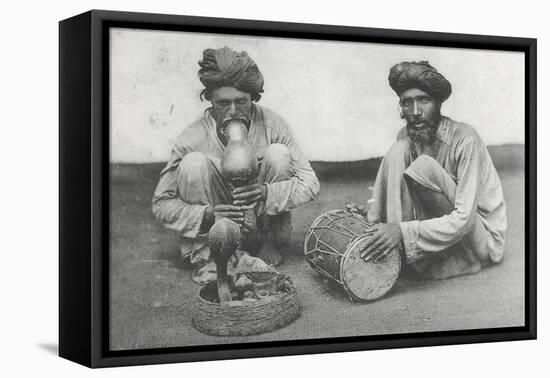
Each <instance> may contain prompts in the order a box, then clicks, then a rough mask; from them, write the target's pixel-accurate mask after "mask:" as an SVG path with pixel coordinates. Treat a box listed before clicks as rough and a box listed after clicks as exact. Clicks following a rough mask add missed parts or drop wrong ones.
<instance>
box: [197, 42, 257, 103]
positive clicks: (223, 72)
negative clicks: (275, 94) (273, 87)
mask: <svg viewBox="0 0 550 378" xmlns="http://www.w3.org/2000/svg"><path fill="white" fill-rule="evenodd" d="M199 66H200V67H201V68H200V70H199V80H200V81H201V83H202V84H203V85H204V86H205V87H206V88H207V89H215V88H220V87H225V86H231V87H235V88H237V89H238V90H240V91H243V92H248V93H262V92H263V91H264V90H263V86H264V78H263V76H262V74H261V72H260V70H259V69H258V66H257V65H256V63H254V61H253V60H252V59H251V58H250V57H249V56H248V54H247V53H246V52H245V51H242V52H240V53H238V52H236V51H233V50H231V49H230V48H227V47H224V48H221V49H218V50H214V49H206V50H204V52H203V58H202V60H201V61H200V62H199Z"/></svg>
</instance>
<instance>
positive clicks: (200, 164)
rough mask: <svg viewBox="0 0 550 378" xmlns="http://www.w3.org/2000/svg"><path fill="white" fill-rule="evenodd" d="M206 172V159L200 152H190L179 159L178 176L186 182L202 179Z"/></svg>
mask: <svg viewBox="0 0 550 378" xmlns="http://www.w3.org/2000/svg"><path fill="white" fill-rule="evenodd" d="M207 171H208V158H207V157H206V155H204V154H203V153H201V152H190V153H188V154H187V155H185V156H184V157H183V159H181V162H180V164H179V166H178V176H179V177H182V176H185V177H186V179H187V180H196V179H202V178H203V176H204V175H205V174H206V173H207Z"/></svg>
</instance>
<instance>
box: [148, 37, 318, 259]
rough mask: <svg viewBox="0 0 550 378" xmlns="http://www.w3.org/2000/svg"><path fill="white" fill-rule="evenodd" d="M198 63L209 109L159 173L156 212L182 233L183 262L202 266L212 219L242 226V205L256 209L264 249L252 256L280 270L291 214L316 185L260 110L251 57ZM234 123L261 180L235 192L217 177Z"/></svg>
mask: <svg viewBox="0 0 550 378" xmlns="http://www.w3.org/2000/svg"><path fill="white" fill-rule="evenodd" d="M199 65H200V67H201V68H200V70H199V73H198V76H199V79H200V81H201V83H202V84H203V85H204V87H205V89H204V90H203V91H202V92H201V99H202V98H204V99H206V100H208V101H210V102H211V104H212V106H211V107H209V108H208V109H206V110H205V112H204V114H203V116H202V117H201V118H199V119H198V120H197V121H195V122H194V123H192V124H191V125H189V126H188V127H187V128H185V129H184V130H183V131H182V133H181V134H180V135H179V137H178V138H177V141H176V143H175V145H174V147H173V149H172V154H171V157H170V160H169V161H168V164H167V165H166V167H165V168H164V169H163V170H162V172H161V174H160V181H159V183H158V185H157V188H156V190H155V193H154V197H153V213H154V215H155V217H156V218H157V219H158V220H159V221H161V222H162V223H163V224H164V225H165V226H166V227H168V228H170V229H172V230H175V231H177V232H178V233H179V234H180V235H181V237H182V245H181V248H180V250H181V253H182V256H183V257H184V258H189V260H190V262H191V263H197V264H201V263H203V262H205V261H206V260H208V258H209V255H210V250H209V248H208V245H207V244H206V241H207V238H206V234H207V233H208V231H209V229H210V227H211V226H212V225H213V223H214V220H215V219H217V218H218V217H228V218H230V219H232V220H234V221H235V222H237V223H240V224H243V222H245V216H244V212H243V207H244V206H251V205H255V208H256V214H257V219H256V220H257V222H255V223H257V225H258V226H257V227H258V233H257V237H256V238H255V239H257V240H256V241H257V242H259V247H258V248H254V249H256V250H250V251H248V252H250V253H253V254H256V253H257V254H258V256H259V257H261V258H262V259H264V261H266V262H267V263H268V264H274V265H277V264H279V263H280V261H281V255H280V251H279V249H280V248H281V247H282V246H284V245H285V243H286V242H287V241H288V239H289V237H290V230H291V224H290V212H289V210H291V209H292V208H295V207H297V206H300V205H301V204H304V203H306V202H308V201H311V200H313V199H314V198H315V197H316V196H317V195H318V193H319V181H318V180H317V177H316V175H315V173H314V172H313V170H312V169H311V166H310V164H309V162H308V161H307V160H306V158H305V157H304V155H303V154H302V152H301V151H300V149H299V148H298V146H297V144H296V141H295V140H294V139H293V137H292V134H291V132H290V129H289V127H288V126H287V124H286V122H285V121H284V120H283V119H282V118H281V117H280V116H278V115H277V114H275V113H274V112H272V111H271V110H269V109H266V108H263V107H261V106H259V105H257V104H256V102H257V101H258V100H260V97H261V95H260V93H262V92H263V84H264V81H263V77H262V74H261V73H260V71H259V69H258V67H257V65H256V63H254V61H253V60H252V59H251V58H250V57H249V56H248V55H247V54H246V52H241V53H237V52H235V51H233V50H231V49H229V48H227V47H224V48H222V49H218V50H213V49H207V50H205V51H204V53H203V59H202V61H200V62H199ZM232 120H239V121H241V122H243V123H244V124H245V125H246V127H247V129H248V142H249V144H250V145H251V147H252V148H253V149H254V151H255V153H256V155H257V158H258V162H259V176H258V178H257V180H256V182H255V183H253V184H251V185H246V186H243V187H240V188H237V189H232V187H231V186H229V185H228V183H226V182H224V180H223V178H222V175H221V173H220V172H221V157H222V154H223V150H224V148H225V146H226V145H227V140H226V138H225V135H224V127H225V126H226V125H227V124H228V123H229V122H230V121H232Z"/></svg>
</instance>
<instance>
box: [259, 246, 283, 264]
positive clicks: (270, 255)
mask: <svg viewBox="0 0 550 378" xmlns="http://www.w3.org/2000/svg"><path fill="white" fill-rule="evenodd" d="M258 257H259V258H260V259H262V260H264V262H265V263H266V264H268V265H274V266H277V265H279V264H280V263H281V261H282V260H283V257H282V256H281V253H280V252H279V250H278V249H277V247H275V246H274V245H273V244H272V243H271V242H264V243H262V246H261V247H260V251H259V252H258Z"/></svg>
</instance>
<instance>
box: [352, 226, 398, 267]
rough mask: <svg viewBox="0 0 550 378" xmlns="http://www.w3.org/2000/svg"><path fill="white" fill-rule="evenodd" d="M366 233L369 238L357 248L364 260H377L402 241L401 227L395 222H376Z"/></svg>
mask: <svg viewBox="0 0 550 378" xmlns="http://www.w3.org/2000/svg"><path fill="white" fill-rule="evenodd" d="M366 233H367V234H369V235H370V238H369V239H368V241H367V243H366V244H365V245H364V246H363V247H362V248H361V249H360V250H359V253H360V256H361V258H362V259H364V260H365V261H371V260H373V261H374V262H378V260H380V259H383V258H384V257H386V255H388V253H390V252H391V250H392V249H394V248H395V247H398V246H399V244H400V243H401V242H402V241H403V235H401V228H400V227H399V224H397V223H378V224H375V225H374V226H372V227H370V228H369V229H367V231H366Z"/></svg>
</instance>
